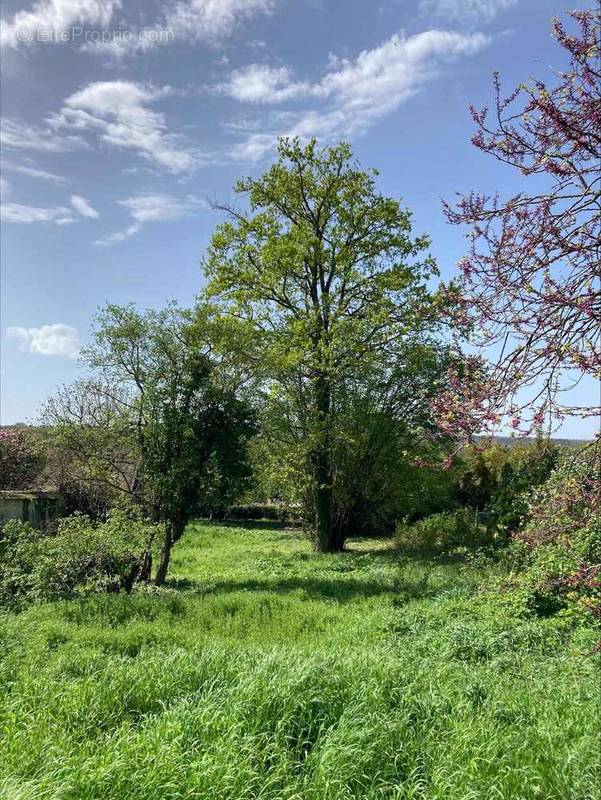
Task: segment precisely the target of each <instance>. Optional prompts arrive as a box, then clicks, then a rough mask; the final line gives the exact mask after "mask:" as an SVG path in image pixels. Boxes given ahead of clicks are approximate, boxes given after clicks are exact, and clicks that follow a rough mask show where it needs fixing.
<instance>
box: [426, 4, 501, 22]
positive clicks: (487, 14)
mask: <svg viewBox="0 0 601 800" xmlns="http://www.w3.org/2000/svg"><path fill="white" fill-rule="evenodd" d="M516 3H517V0H421V2H420V4H419V11H420V13H421V14H422V15H423V16H430V17H439V18H441V19H447V20H449V21H451V22H459V23H464V24H468V25H477V24H479V23H488V22H491V20H492V19H494V17H495V16H496V15H497V14H498V13H499V12H501V11H506V10H507V9H508V8H511V6H513V5H515V4H516Z"/></svg>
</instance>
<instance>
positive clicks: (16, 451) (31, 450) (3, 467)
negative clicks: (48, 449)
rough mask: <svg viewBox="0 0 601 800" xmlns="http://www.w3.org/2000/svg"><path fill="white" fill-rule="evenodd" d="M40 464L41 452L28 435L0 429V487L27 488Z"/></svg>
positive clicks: (41, 461) (41, 460)
mask: <svg viewBox="0 0 601 800" xmlns="http://www.w3.org/2000/svg"><path fill="white" fill-rule="evenodd" d="M42 466H43V457H42V454H41V453H40V450H39V447H38V446H37V445H36V443H35V441H34V440H33V439H32V437H31V436H30V435H27V434H26V433H24V432H23V431H18V430H14V429H10V428H2V429H1V430H0V489H24V488H28V487H29V486H30V485H31V483H32V481H33V480H34V478H36V477H37V475H38V473H39V472H40V470H41V468H42Z"/></svg>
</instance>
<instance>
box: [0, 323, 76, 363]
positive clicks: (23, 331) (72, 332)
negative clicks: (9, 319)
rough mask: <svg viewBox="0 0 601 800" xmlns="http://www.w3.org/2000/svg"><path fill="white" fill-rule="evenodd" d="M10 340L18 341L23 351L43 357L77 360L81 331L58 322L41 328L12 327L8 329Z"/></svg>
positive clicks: (7, 333)
mask: <svg viewBox="0 0 601 800" xmlns="http://www.w3.org/2000/svg"><path fill="white" fill-rule="evenodd" d="M6 336H7V337H8V338H9V339H16V340H17V341H18V342H19V346H20V349H21V350H24V351H26V352H28V353H38V354H39V355H43V356H64V357H66V358H77V355H78V353H79V348H80V343H79V331H78V330H77V328H73V327H71V325H63V324H62V323H61V322H57V323H55V324H54V325H42V326H41V327H40V328H22V327H19V326H11V327H8V328H7V329H6Z"/></svg>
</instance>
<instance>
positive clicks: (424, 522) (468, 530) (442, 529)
mask: <svg viewBox="0 0 601 800" xmlns="http://www.w3.org/2000/svg"><path fill="white" fill-rule="evenodd" d="M395 539H396V542H397V545H398V546H399V547H400V548H401V549H402V550H405V551H407V552H414V553H432V554H449V553H452V552H453V551H454V550H456V549H458V548H468V549H472V550H474V549H478V548H482V547H487V546H489V547H490V546H491V545H492V544H493V540H492V537H491V536H490V534H489V533H488V532H487V530H486V528H485V527H484V526H483V525H482V524H480V523H479V522H478V517H477V514H475V513H474V512H473V511H472V510H471V509H459V510H457V511H446V512H442V513H440V514H431V515H430V516H429V517H424V518H423V519H420V520H418V521H417V522H414V523H413V524H408V523H407V522H400V523H399V524H398V525H397V527H396V531H395Z"/></svg>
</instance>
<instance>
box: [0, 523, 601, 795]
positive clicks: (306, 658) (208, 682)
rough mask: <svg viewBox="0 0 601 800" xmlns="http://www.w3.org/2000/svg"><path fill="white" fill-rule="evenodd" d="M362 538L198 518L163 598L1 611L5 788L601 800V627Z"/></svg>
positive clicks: (456, 568) (479, 574)
mask: <svg viewBox="0 0 601 800" xmlns="http://www.w3.org/2000/svg"><path fill="white" fill-rule="evenodd" d="M351 547H352V548H353V549H352V551H351V552H349V553H346V554H343V555H339V556H316V555H313V554H312V553H311V552H310V549H309V546H308V544H307V543H306V542H305V540H304V539H303V538H302V537H301V536H300V535H298V534H295V533H292V532H288V531H278V530H275V529H273V528H270V527H269V526H265V527H264V528H263V529H250V528H246V529H242V528H235V527H227V526H226V527H213V526H201V525H196V526H192V527H191V528H190V529H189V531H188V533H187V534H186V537H185V538H184V539H183V540H182V542H181V544H180V546H178V550H177V551H176V557H175V563H174V576H175V577H174V580H173V581H172V583H171V586H170V588H168V589H167V590H165V591H162V592H160V593H153V592H148V593H139V594H137V595H134V596H131V597H126V596H96V597H91V598H88V599H86V600H82V601H78V602H64V603H56V604H52V605H46V606H40V607H36V608H31V609H29V610H28V611H26V612H24V613H22V614H20V615H18V616H17V615H5V616H4V617H3V618H2V623H1V630H0V635H1V642H2V644H1V646H2V662H1V668H0V684H1V689H2V693H3V702H2V709H1V712H0V725H1V734H2V740H1V742H0V748H1V750H0V776H1V777H0V796H1V797H2V798H6V800H34V799H35V800H42V798H44V800H49V799H50V798H52V799H53V800H59V798H60V800H92V798H93V799H94V800H99V799H100V798H106V800H109V798H110V800H121V798H123V799H124V800H126V799H127V800H129V798H131V799H132V800H138V799H139V800H154V799H156V800H169V799H170V798H173V799H175V798H178V799H179V798H199V799H202V800H204V799H205V798H206V799H207V800H219V799H223V800H226V799H227V800H234V799H235V800H242V798H244V799H246V798H248V799H249V800H250V798H257V799H259V798H260V799H261V800H267V799H268V798H269V800H301V799H302V800H334V799H336V800H342V799H343V798H345V799H346V798H361V799H362V800H363V799H364V798H365V799H366V800H369V799H371V798H374V800H375V798H378V800H382V798H398V799H400V798H403V799H404V798H423V799H424V800H425V799H426V798H427V799H428V800H438V799H439V798H440V800H443V798H444V800H454V799H455V798H456V799H457V800H472V799H473V800H476V799H477V800H488V799H489V798H491V799H492V798H494V799H495V800H496V798H506V799H507V800H520V799H521V798H523V800H527V799H528V800H529V798H532V799H533V800H535V799H536V800H540V799H541V798H544V800H552V799H554V798H557V800H570V799H572V798H573V800H577V799H578V800H579V799H580V798H582V800H584V798H587V799H591V800H592V798H596V797H598V793H597V792H598V783H597V778H598V774H596V769H597V764H598V739H597V734H598V725H599V719H598V713H599V707H598V698H597V688H598V681H597V673H596V668H597V666H598V664H597V663H596V660H595V657H592V656H591V655H590V649H591V645H592V643H593V642H594V639H595V634H594V632H593V631H592V630H590V629H588V628H586V627H577V626H576V627H575V626H574V625H572V624H570V622H569V621H568V620H563V621H562V620H558V619H545V620H540V619H537V618H535V617H532V616H531V615H530V614H529V612H528V611H527V609H526V608H525V607H523V605H522V604H521V603H520V602H519V599H516V598H514V597H513V596H512V595H510V594H507V595H498V594H493V593H487V592H485V591H482V588H481V587H482V585H483V584H485V583H486V581H487V580H488V579H489V575H488V572H489V570H490V568H487V567H478V566H471V567H466V566H465V565H462V564H460V563H458V562H449V563H444V562H441V561H429V560H427V559H422V560H411V561H406V560H403V559H401V558H400V556H399V554H398V553H396V552H394V551H393V550H390V549H388V548H387V547H386V543H378V542H375V541H362V542H354V543H351Z"/></svg>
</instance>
